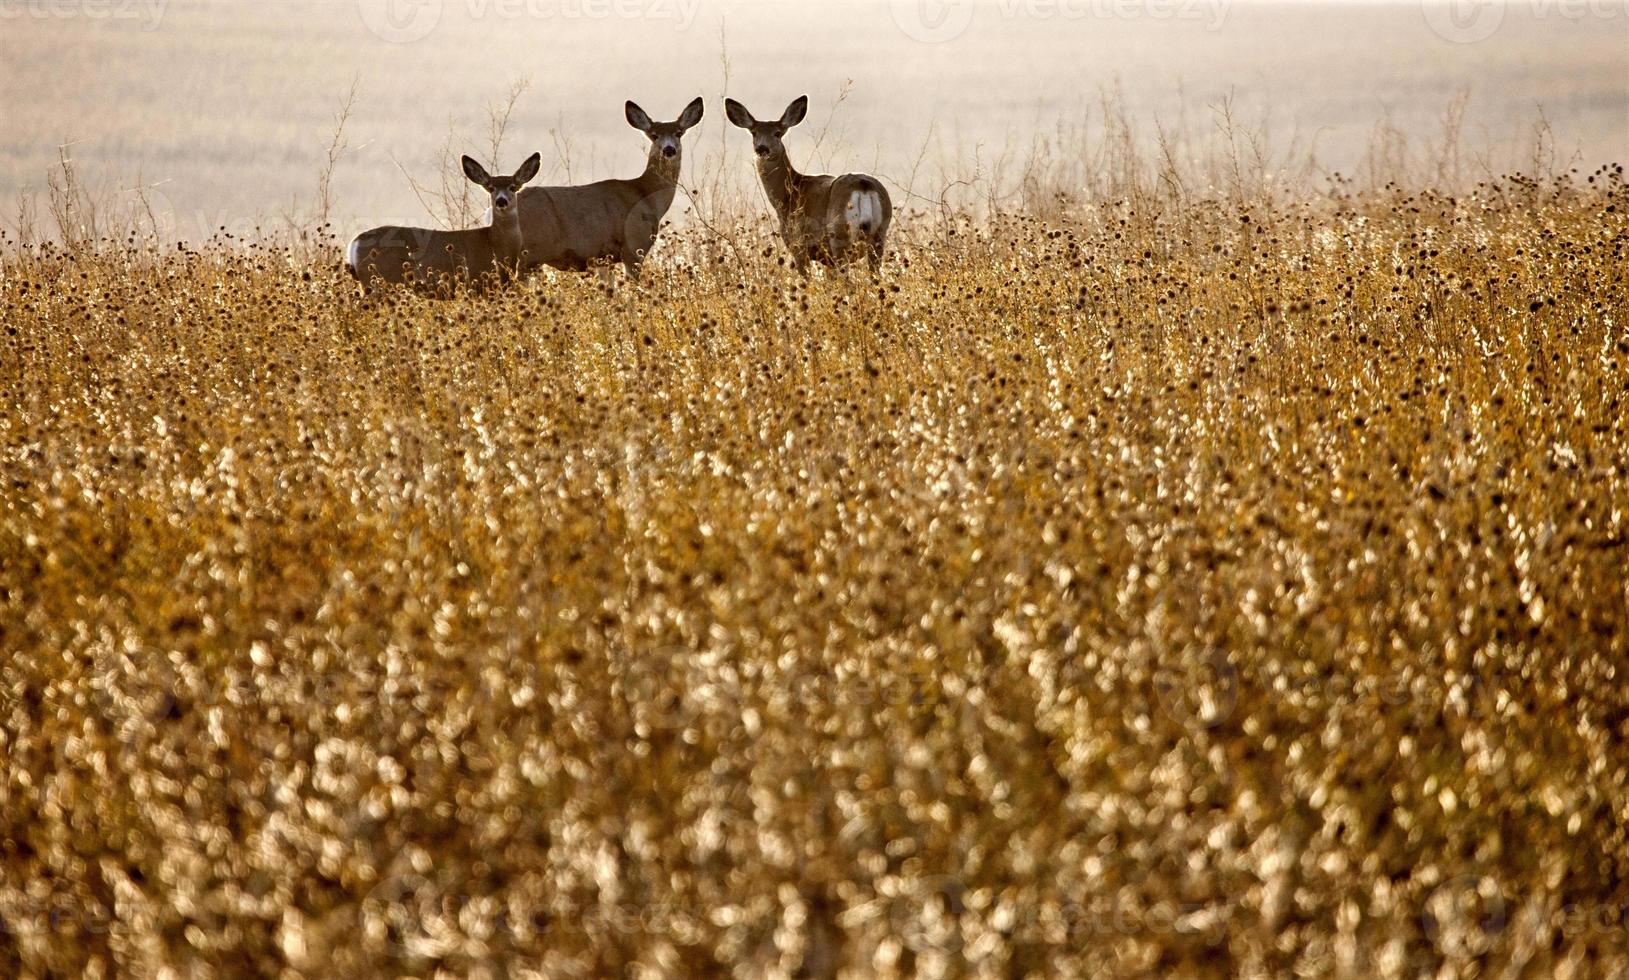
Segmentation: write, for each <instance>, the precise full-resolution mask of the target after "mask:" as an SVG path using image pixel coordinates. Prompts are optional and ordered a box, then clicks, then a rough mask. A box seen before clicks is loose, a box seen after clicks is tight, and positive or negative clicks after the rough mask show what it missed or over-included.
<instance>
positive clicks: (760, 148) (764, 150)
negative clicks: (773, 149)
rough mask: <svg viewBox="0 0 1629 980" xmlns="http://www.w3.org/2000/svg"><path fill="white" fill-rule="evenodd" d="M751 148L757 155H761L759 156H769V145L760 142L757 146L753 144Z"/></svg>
mask: <svg viewBox="0 0 1629 980" xmlns="http://www.w3.org/2000/svg"><path fill="white" fill-rule="evenodd" d="M753 150H754V151H756V152H757V154H758V155H759V156H761V157H767V156H769V147H767V146H765V145H764V144H762V143H759V144H758V145H757V146H754V147H753Z"/></svg>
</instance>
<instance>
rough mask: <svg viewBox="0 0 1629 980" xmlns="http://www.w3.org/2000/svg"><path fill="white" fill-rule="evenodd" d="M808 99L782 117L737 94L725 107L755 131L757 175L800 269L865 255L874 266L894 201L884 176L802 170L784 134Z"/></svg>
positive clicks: (799, 119) (879, 259) (735, 119)
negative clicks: (752, 108)
mask: <svg viewBox="0 0 1629 980" xmlns="http://www.w3.org/2000/svg"><path fill="white" fill-rule="evenodd" d="M808 103H809V100H808V97H807V96H803V97H800V98H798V99H796V100H795V101H793V103H792V104H791V105H790V106H788V107H787V109H786V112H785V113H783V114H782V115H781V118H780V119H778V120H775V121H773V122H767V123H760V122H758V121H757V120H756V119H754V118H753V117H752V114H751V113H749V112H748V111H747V109H746V107H745V106H743V105H742V104H741V103H739V102H736V101H735V100H734V99H728V100H726V101H725V108H726V112H727V113H728V115H729V118H730V121H731V122H732V123H735V125H737V126H740V127H741V128H743V129H747V130H750V131H751V132H752V142H753V150H754V151H755V153H756V154H757V157H758V177H759V178H760V179H761V180H762V181H763V184H764V193H765V194H766V195H767V196H768V198H769V204H770V207H772V208H774V209H775V214H776V216H777V217H779V218H780V223H781V238H782V239H783V240H784V241H785V242H786V248H787V250H788V251H789V252H791V253H792V263H793V265H794V266H795V267H796V268H797V269H798V271H800V272H803V271H807V269H808V264H809V263H810V262H819V263H822V264H824V265H832V266H835V265H841V264H843V263H845V262H848V261H852V260H853V259H856V258H861V257H863V258H865V259H866V260H867V261H868V262H869V263H870V265H871V269H872V271H873V272H875V271H876V269H877V267H878V265H880V264H881V262H882V255H883V247H884V245H885V243H886V242H887V239H888V226H889V225H890V224H891V223H892V222H893V217H894V205H893V202H892V201H891V200H890V199H889V197H888V191H887V190H886V189H885V188H884V187H883V186H882V182H881V181H879V180H877V179H876V178H875V177H872V176H869V175H867V174H842V175H840V176H835V177H834V176H831V175H829V174H800V173H798V171H797V168H796V167H793V166H792V161H791V159H790V158H789V157H788V156H787V154H786V144H785V143H784V142H782V137H784V136H785V135H786V131H787V130H788V129H790V128H792V127H793V126H796V125H797V124H798V123H800V122H802V121H803V117H804V114H805V113H806V112H807V111H808Z"/></svg>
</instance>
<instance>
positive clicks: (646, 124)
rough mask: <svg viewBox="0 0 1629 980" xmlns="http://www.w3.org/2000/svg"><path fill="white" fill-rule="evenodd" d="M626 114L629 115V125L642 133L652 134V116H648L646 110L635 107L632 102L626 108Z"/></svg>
mask: <svg viewBox="0 0 1629 980" xmlns="http://www.w3.org/2000/svg"><path fill="white" fill-rule="evenodd" d="M626 112H627V114H628V125H630V126H632V127H633V128H635V129H637V130H640V131H641V132H646V133H648V132H650V127H651V121H650V116H649V115H648V114H646V112H645V110H643V109H641V108H639V107H638V106H636V105H634V104H633V103H632V102H629V103H628V105H627V107H626Z"/></svg>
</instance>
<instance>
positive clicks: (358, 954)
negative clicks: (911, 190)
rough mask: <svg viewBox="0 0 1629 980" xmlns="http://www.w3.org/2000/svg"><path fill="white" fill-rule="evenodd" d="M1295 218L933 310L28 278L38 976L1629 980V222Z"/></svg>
mask: <svg viewBox="0 0 1629 980" xmlns="http://www.w3.org/2000/svg"><path fill="white" fill-rule="evenodd" d="M1172 158H1174V157H1166V158H1165V159H1172ZM1238 160H1240V161H1243V162H1241V163H1240V164H1239V169H1238V171H1237V173H1239V174H1240V178H1239V180H1238V181H1237V182H1236V183H1231V184H1230V183H1228V182H1227V181H1225V180H1224V181H1222V182H1221V183H1220V184H1213V183H1212V182H1210V181H1208V180H1205V179H1201V178H1200V177H1198V176H1195V175H1193V174H1192V172H1191V171H1186V170H1183V169H1180V168H1171V169H1169V170H1164V171H1162V169H1161V164H1160V162H1159V158H1144V162H1142V163H1138V164H1137V165H1136V167H1135V168H1130V165H1129V164H1128V169H1125V170H1124V171H1123V175H1125V174H1130V175H1133V176H1135V178H1136V179H1135V180H1134V181H1133V180H1130V179H1129V178H1127V179H1126V180H1122V182H1121V183H1120V184H1117V185H1115V187H1116V188H1118V190H1113V189H1111V190H1106V191H1105V192H1103V193H1097V194H1084V193H1080V192H1079V191H1078V190H1073V191H1070V192H1068V193H1065V192H1064V191H1062V190H1061V186H1062V185H1063V184H1065V183H1068V184H1072V185H1076V186H1078V182H1075V181H1059V180H1050V181H1049V180H1046V179H1045V178H1044V177H1037V178H1036V180H1035V183H1034V191H1033V192H1032V193H1031V195H1030V196H1029V198H1027V199H1025V200H1023V201H1021V202H1020V203H1018V204H1015V205H1014V204H1009V205H1008V206H1006V207H998V208H995V209H993V210H990V211H986V212H984V213H981V214H979V215H977V216H974V215H973V214H970V213H969V210H968V209H966V208H962V207H951V206H949V205H948V204H947V205H946V206H943V207H940V206H938V205H935V204H926V203H923V202H920V201H917V202H914V203H912V205H911V207H913V208H914V209H915V211H916V213H915V215H914V216H909V217H908V219H907V220H906V221H905V223H904V225H903V226H902V233H901V235H900V236H899V240H898V242H897V246H896V248H895V251H894V255H893V258H892V260H891V262H890V264H889V265H888V267H887V268H886V270H885V274H884V275H883V276H882V278H881V279H880V280H879V281H876V282H873V281H871V280H869V279H867V278H865V277H863V276H860V277H856V278H852V279H851V278H848V277H846V276H841V275H834V276H819V277H816V278H814V279H812V280H809V281H804V280H801V279H799V278H797V277H795V276H794V275H792V274H791V273H790V272H789V271H788V270H787V269H786V267H785V265H784V263H783V261H782V259H781V257H780V256H781V252H780V251H779V249H778V247H777V245H776V243H775V242H774V240H773V239H772V238H771V237H769V236H768V235H767V234H766V233H765V230H764V226H763V224H762V222H757V223H752V222H747V223H742V222H739V221H737V220H736V218H735V217H734V216H731V215H728V214H724V213H721V212H720V213H712V214H707V213H704V214H703V215H702V217H704V218H706V219H707V223H706V226H705V227H692V228H690V229H689V230H687V231H684V232H683V233H671V232H670V233H669V235H668V236H667V237H666V238H664V240H663V242H662V243H661V244H660V245H659V246H658V249H659V252H660V253H661V254H660V256H659V257H658V260H657V261H655V262H653V263H652V264H651V266H650V267H649V268H648V269H647V271H646V275H645V279H644V281H643V282H642V283H640V284H631V283H627V282H618V283H617V284H616V286H615V288H613V289H610V290H607V289H606V288H605V287H604V286H602V285H601V284H600V283H599V282H598V281H597V280H595V279H593V278H579V277H569V276H567V277H558V278H556V277H541V278H538V279H535V280H532V281H529V282H526V283H522V284H520V285H518V286H517V287H516V288H514V289H513V290H511V291H509V292H507V293H504V294H501V295H498V296H496V297H490V298H477V297H460V298H456V299H454V300H452V301H449V302H435V301H430V300H426V299H422V298H419V297H415V296H412V295H405V294H402V295H395V294H392V295H387V296H384V297H381V298H375V299H372V300H364V299H363V298H361V297H359V296H358V295H357V293H356V291H355V288H354V283H352V282H350V281H349V280H348V279H346V278H344V277H342V276H341V275H340V274H339V273H338V270H337V269H336V268H335V262H334V256H333V253H332V251H331V250H322V249H313V248H311V247H309V246H308V244H302V243H301V242H299V241H295V240H289V241H274V240H273V241H265V242H258V243H247V244H245V243H242V242H239V241H226V240H217V241H216V242H214V243H212V244H208V245H202V246H191V247H187V248H184V249H180V250H168V249H157V248H153V247H148V246H147V245H144V244H143V243H142V241H141V237H142V236H141V235H140V234H139V233H136V232H132V233H130V234H128V235H123V236H116V237H115V240H112V241H109V240H107V239H105V238H104V239H103V240H101V241H96V240H87V241H83V242H80V243H79V244H78V245H77V246H76V245H75V244H73V243H59V244H47V245H30V246H28V247H12V248H11V249H10V250H9V251H8V252H7V254H6V257H5V258H4V259H3V261H0V322H3V324H4V327H3V331H4V332H3V335H0V472H3V474H4V480H3V483H0V645H3V646H4V648H5V650H6V652H7V656H6V658H5V659H4V660H0V759H3V760H4V762H3V763H0V777H3V778H0V972H3V973H5V974H7V975H14V974H15V975H30V976H43V975H48V974H52V973H68V974H75V973H81V972H83V973H86V974H88V975H113V974H130V975H151V976H159V975H176V976H192V975H198V976H203V975H211V974H217V973H225V974H238V973H243V974H250V973H253V974H267V973H282V974H283V975H288V976H297V975H305V976H333V975H344V974H350V975H355V976H386V975H400V974H409V975H444V976H466V975H475V976H506V975H511V974H513V975H537V976H562V977H564V976H621V975H632V976H650V977H658V976H661V977H665V976H684V975H732V976H739V977H760V976H784V977H794V976H797V977H836V976H843V977H889V976H922V977H938V976H963V975H965V976H979V977H998V976H999V977H1018V976H1025V977H1043V976H1044V977H1054V976H1056V977H1069V976H1075V977H1106V976H1126V977H1145V976H1175V977H1183V976H1188V977H1210V976H1217V977H1220V976H1256V977H1276V976H1286V975H1307V976H1346V977H1419V976H1436V977H1454V976H1458V977H1471V976H1558V977H1559V976H1578V977H1585V976H1601V977H1606V976H1621V975H1622V974H1623V972H1624V971H1625V970H1626V969H1629V931H1626V930H1629V923H1626V922H1625V919H1624V915H1623V912H1624V908H1625V904H1626V903H1629V886H1626V885H1625V884H1624V882H1625V881H1626V880H1629V839H1626V837H1625V833H1624V829H1623V828H1624V825H1625V819H1626V817H1629V763H1626V761H1625V760H1626V759H1629V756H1626V755H1625V751H1624V748H1625V740H1626V738H1629V695H1626V694H1625V685H1624V682H1623V680H1624V679H1623V677H1622V675H1621V671H1622V670H1623V665H1624V664H1625V662H1626V660H1625V658H1626V655H1629V622H1626V618H1629V616H1626V609H1629V590H1626V585H1625V576H1624V574H1623V570H1624V567H1625V564H1626V560H1629V514H1626V503H1629V432H1626V427H1625V411H1624V398H1625V391H1626V388H1629V381H1626V379H1629V370H1626V364H1629V336H1626V335H1625V333H1624V317H1625V313H1626V306H1629V284H1626V281H1625V270H1626V268H1629V264H1626V262H1625V255H1624V252H1625V247H1626V232H1629V224H1626V221H1625V205H1626V202H1629V196H1626V192H1625V185H1624V182H1623V173H1622V168H1621V167H1612V168H1603V169H1601V170H1599V171H1596V172H1594V173H1589V174H1569V173H1565V172H1563V173H1560V174H1557V175H1553V176H1545V177H1543V178H1538V177H1534V176H1525V177H1524V176H1514V177H1510V178H1501V179H1498V180H1494V181H1487V180H1484V181H1483V182H1481V183H1479V184H1475V185H1474V186H1468V187H1467V188H1466V189H1465V190H1464V191H1462V192H1456V193H1450V192H1448V191H1445V190H1409V189H1405V188H1403V187H1401V186H1392V187H1386V186H1384V185H1383V184H1382V185H1378V186H1367V185H1363V184H1361V183H1360V182H1358V181H1347V180H1345V179H1335V178H1331V184H1330V185H1329V186H1328V187H1326V188H1325V189H1323V190H1320V191H1319V192H1317V193H1310V192H1308V193H1294V194H1291V193H1280V192H1278V191H1277V190H1275V189H1272V188H1264V187H1261V186H1258V185H1255V184H1252V183H1251V182H1250V181H1249V179H1248V175H1249V174H1250V173H1251V172H1252V171H1251V170H1250V164H1249V163H1248V160H1249V157H1248V156H1241V157H1239V158H1238ZM1058 165H1059V166H1060V167H1065V166H1068V165H1069V164H1067V163H1065V162H1060V163H1059V164H1058ZM1218 166H1219V167H1220V168H1221V169H1219V170H1218V172H1219V173H1224V174H1225V173H1227V172H1229V171H1230V169H1231V167H1232V165H1231V164H1228V163H1227V160H1226V158H1223V159H1221V160H1219V161H1218ZM1162 174H1163V176H1162ZM1139 181H1140V182H1141V183H1138V182H1139ZM1127 188H1133V189H1136V188H1141V189H1140V190H1138V192H1137V193H1130V192H1127V191H1126V189H1127ZM924 196H926V195H924ZM166 971H169V972H166Z"/></svg>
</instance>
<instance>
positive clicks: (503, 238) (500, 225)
mask: <svg viewBox="0 0 1629 980" xmlns="http://www.w3.org/2000/svg"><path fill="white" fill-rule="evenodd" d="M487 234H488V235H490V236H491V238H492V246H493V251H494V252H496V253H497V254H498V255H499V256H501V257H502V258H505V259H509V260H513V259H515V258H516V257H518V256H519V255H520V253H521V248H522V243H523V239H522V236H521V233H520V202H518V201H517V202H515V204H514V205H512V206H511V207H510V208H509V212H508V213H507V214H503V215H500V214H498V212H497V209H496V208H494V209H493V211H492V226H491V227H490V228H489V229H488V230H487Z"/></svg>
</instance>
